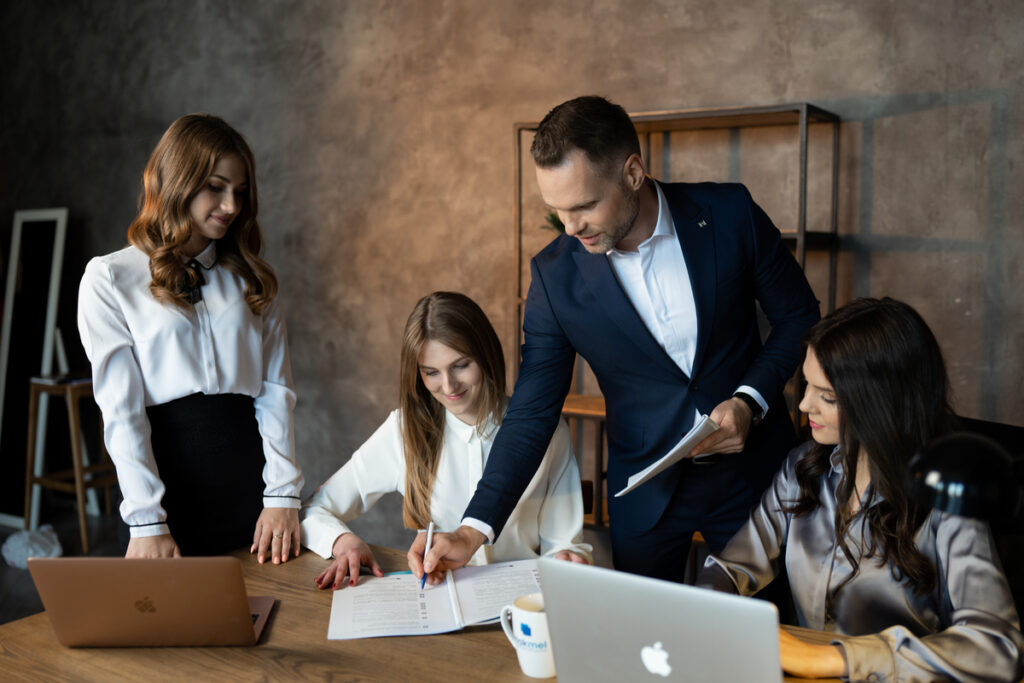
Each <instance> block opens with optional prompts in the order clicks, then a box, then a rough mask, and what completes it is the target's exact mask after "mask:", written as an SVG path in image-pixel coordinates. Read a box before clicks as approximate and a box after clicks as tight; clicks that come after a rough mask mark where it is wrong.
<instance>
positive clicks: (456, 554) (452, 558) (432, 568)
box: [406, 526, 487, 586]
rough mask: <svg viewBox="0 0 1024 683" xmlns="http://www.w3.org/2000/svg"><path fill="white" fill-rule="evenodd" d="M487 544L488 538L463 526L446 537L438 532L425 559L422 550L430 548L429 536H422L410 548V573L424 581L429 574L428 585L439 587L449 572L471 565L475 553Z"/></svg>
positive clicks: (408, 557)
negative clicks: (470, 560) (424, 575)
mask: <svg viewBox="0 0 1024 683" xmlns="http://www.w3.org/2000/svg"><path fill="white" fill-rule="evenodd" d="M486 540H487V537H486V536H484V535H483V534H482V533H480V532H479V531H477V530H476V529H474V528H472V527H468V526H460V527H459V528H458V529H456V530H455V531H453V532H451V533H447V534H446V533H438V532H436V531H435V532H434V538H433V541H432V543H431V546H430V552H429V553H427V556H426V557H424V556H423V550H424V549H425V548H426V545H427V534H426V533H419V534H417V535H416V539H415V540H414V541H413V542H412V545H411V546H409V552H408V553H406V558H407V559H408V560H409V569H410V570H411V571H412V573H413V574H414V575H415V576H416V578H417V579H421V578H423V574H424V572H426V574H427V583H429V584H430V585H431V586H436V585H437V584H439V583H441V582H442V581H444V575H445V572H446V571H447V570H449V569H458V568H459V567H461V566H463V565H464V564H466V563H467V562H469V559H470V558H471V557H473V553H475V552H476V550H477V548H479V547H480V546H481V545H483V543H484V541H486Z"/></svg>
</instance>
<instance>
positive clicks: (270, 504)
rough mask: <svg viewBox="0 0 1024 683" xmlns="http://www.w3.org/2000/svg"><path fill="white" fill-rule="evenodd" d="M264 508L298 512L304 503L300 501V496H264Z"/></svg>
mask: <svg viewBox="0 0 1024 683" xmlns="http://www.w3.org/2000/svg"><path fill="white" fill-rule="evenodd" d="M263 507H265V508H292V509H294V510H298V509H299V508H300V507H302V501H301V500H299V498H298V496H263Z"/></svg>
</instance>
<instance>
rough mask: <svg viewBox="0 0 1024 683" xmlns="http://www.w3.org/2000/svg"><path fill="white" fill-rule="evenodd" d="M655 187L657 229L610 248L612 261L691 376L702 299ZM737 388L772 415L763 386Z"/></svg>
mask: <svg viewBox="0 0 1024 683" xmlns="http://www.w3.org/2000/svg"><path fill="white" fill-rule="evenodd" d="M654 189H655V190H656V191H657V193H658V220H657V222H656V223H655V225H654V233H653V234H652V235H651V236H650V237H648V238H647V239H646V240H644V241H643V242H642V243H641V244H640V246H639V247H638V248H637V251H620V250H618V249H612V250H610V251H609V252H608V254H607V256H608V262H609V263H610V264H611V267H612V270H613V271H615V276H616V277H617V278H618V280H619V284H620V285H622V289H623V291H624V292H625V293H626V297H627V298H628V299H629V301H630V303H632V304H633V308H634V309H636V312H637V314H638V315H639V316H640V319H641V320H643V322H644V325H646V326H647V329H648V330H650V332H651V335H652V336H653V337H654V339H655V341H657V342H658V344H659V345H660V346H661V348H663V349H664V350H665V353H667V354H668V355H669V357H670V358H671V359H672V360H673V361H674V362H675V364H676V365H678V366H679V368H680V369H681V370H682V371H683V372H684V373H686V376H687V377H691V376H692V373H693V360H694V357H695V356H696V354H697V304H696V301H695V300H694V298H693V287H692V285H691V284H690V271H689V269H687V267H686V259H685V258H683V249H682V247H681V246H680V245H679V238H678V237H677V236H676V228H675V223H673V222H672V212H671V211H670V210H669V208H668V202H667V201H666V200H665V195H664V193H663V192H662V191H661V187H660V186H658V184H657V183H654ZM736 390H737V391H740V390H742V391H743V393H745V394H749V395H750V396H752V397H753V398H754V400H756V401H757V403H758V405H760V406H761V411H762V412H761V415H762V416H764V415H767V414H768V403H767V402H766V401H765V400H764V398H763V397H762V396H761V394H760V392H758V391H757V389H755V388H754V387H751V386H747V385H745V384H744V385H742V386H739V387H737V388H736Z"/></svg>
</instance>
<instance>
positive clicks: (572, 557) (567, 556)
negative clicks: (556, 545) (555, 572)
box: [555, 550, 590, 564]
mask: <svg viewBox="0 0 1024 683" xmlns="http://www.w3.org/2000/svg"><path fill="white" fill-rule="evenodd" d="M555 559H556V560H564V561H565V562H572V563H574V564H590V563H589V562H587V559H586V558H585V557H583V556H582V555H577V554H576V553H574V552H573V551H571V550H559V551H558V552H557V553H555Z"/></svg>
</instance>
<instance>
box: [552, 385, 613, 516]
mask: <svg viewBox="0 0 1024 683" xmlns="http://www.w3.org/2000/svg"><path fill="white" fill-rule="evenodd" d="M562 416H563V417H565V418H567V419H578V420H594V421H595V422H596V423H597V434H596V435H595V437H594V438H595V448H594V469H593V473H592V475H591V476H592V477H593V479H592V480H587V479H584V480H583V481H582V482H580V483H581V484H582V486H583V509H584V512H585V511H586V510H588V509H589V510H590V511H591V517H592V521H591V523H592V524H593V525H594V526H604V523H605V511H604V501H603V498H604V496H603V486H604V479H605V477H606V475H605V471H604V419H605V407H604V396H587V395H584V394H569V395H568V396H566V397H565V403H564V404H563V406H562ZM581 447H582V444H581Z"/></svg>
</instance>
